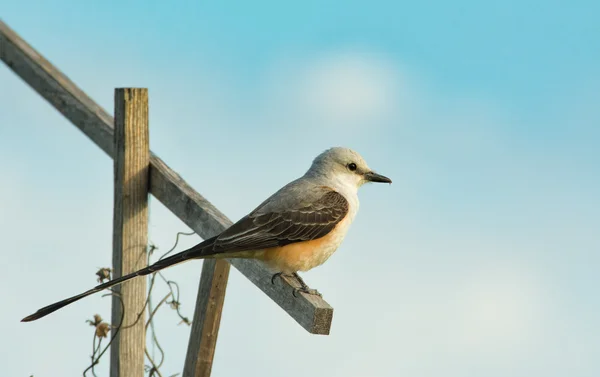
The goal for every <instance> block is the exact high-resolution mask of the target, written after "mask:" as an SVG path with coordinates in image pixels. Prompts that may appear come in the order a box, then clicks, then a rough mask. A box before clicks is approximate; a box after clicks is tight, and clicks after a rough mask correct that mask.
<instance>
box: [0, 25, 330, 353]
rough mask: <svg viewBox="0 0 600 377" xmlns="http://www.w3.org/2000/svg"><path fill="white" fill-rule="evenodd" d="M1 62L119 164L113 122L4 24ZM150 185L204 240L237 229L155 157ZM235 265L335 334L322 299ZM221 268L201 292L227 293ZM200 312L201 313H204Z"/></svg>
mask: <svg viewBox="0 0 600 377" xmlns="http://www.w3.org/2000/svg"><path fill="white" fill-rule="evenodd" d="M0 59H1V60H2V61H4V63H6V65H7V66H8V67H9V68H10V69H12V70H13V71H14V72H15V73H16V74H17V75H18V76H19V77H21V78H22V79H23V80H24V81H25V82H26V83H27V84H29V85H30V86H31V87H32V88H33V89H34V90H35V91H36V92H38V93H39V94H40V95H41V96H42V97H44V98H45V99H46V100H47V101H48V102H50V104H51V105H52V106H54V107H55V108H56V109H57V110H58V111H60V112H61V113H62V114H63V115H64V116H65V117H66V118H67V119H69V120H70V121H71V122H72V123H73V124H74V125H75V126H77V127H78V128H79V129H80V130H81V131H83V133H84V134H85V135H86V136H88V137H89V138H90V139H91V140H92V141H93V142H94V143H96V145H98V146H99V147H100V148H101V149H102V150H103V151H104V152H106V153H107V154H108V155H109V156H110V157H111V158H114V150H113V149H114V148H113V143H112V140H113V132H114V127H113V118H112V117H111V116H110V115H109V114H108V113H107V112H106V111H105V110H104V109H103V108H102V107H100V106H99V105H98V104H96V103H95V102H94V101H93V100H92V99H91V98H90V97H88V96H87V95H86V94H85V93H84V92H83V91H82V90H81V89H79V88H78V87H77V86H76V85H75V84H74V83H73V82H72V81H71V80H69V79H68V78H67V77H66V76H65V75H64V74H63V73H61V72H60V71H59V70H58V69H57V68H55V67H54V66H53V65H52V64H51V63H50V62H49V61H48V60H46V59H45V58H44V57H43V56H42V55H40V54H39V53H38V52H37V51H35V50H34V49H33V48H32V47H31V46H30V45H29V44H27V43H26V42H25V41H24V40H23V39H22V38H21V37H19V36H18V35H17V34H16V33H15V32H14V31H12V30H11V29H10V28H9V27H8V26H7V25H6V24H4V23H3V22H2V21H0ZM150 183H151V185H150V192H151V193H152V195H154V196H155V197H156V198H157V199H158V200H159V201H161V202H162V203H163V204H164V205H165V206H166V207H167V208H169V210H170V211H171V212H173V213H174V214H175V215H176V216H177V217H179V219H181V220H182V221H183V222H184V223H185V224H186V225H188V226H189V227H190V228H191V229H193V230H194V231H195V232H196V233H197V234H198V235H199V236H200V237H202V238H208V237H211V236H213V235H215V234H217V233H220V232H222V231H223V230H224V229H226V228H227V227H229V226H230V225H231V224H232V222H231V220H229V219H228V218H227V217H226V216H225V215H224V214H222V213H221V212H220V211H219V210H218V209H217V208H215V207H214V206H213V205H212V204H211V203H210V202H209V201H208V200H206V199H205V198H204V197H203V196H202V195H200V194H199V193H197V192H196V191H195V190H194V189H193V188H192V187H191V186H189V185H188V184H187V183H186V182H185V181H184V180H183V179H182V178H181V177H180V176H179V175H178V174H177V173H175V172H174V171H173V170H172V169H171V168H169V167H168V166H167V165H166V164H165V163H164V162H163V161H162V160H161V159H160V158H158V157H157V156H156V155H155V154H153V153H151V157H150ZM229 262H230V263H231V264H232V265H233V266H234V267H235V268H237V269H238V270H239V271H240V272H241V273H242V274H244V275H245V276H246V277H247V278H248V279H249V280H250V281H252V282H253V283H254V284H255V285H256V286H257V287H258V288H260V289H261V290H262V291H263V292H265V293H266V294H267V295H268V296H269V297H271V299H273V301H275V302H276V303H277V304H278V305H279V306H280V307H281V308H283V310H285V311H286V312H287V313H288V314H289V315H290V316H291V317H292V318H294V320H296V321H297V322H298V323H299V324H300V325H301V326H302V327H304V328H305V329H306V330H307V331H308V332H310V333H313V334H324V335H326V334H329V330H330V327H331V321H332V318H333V308H332V307H331V306H330V305H329V304H328V303H327V302H325V301H324V300H323V299H322V298H320V297H317V296H314V295H305V294H301V295H300V296H299V297H298V298H296V297H294V296H293V294H292V291H293V290H294V288H297V287H298V286H297V283H296V282H295V281H292V280H290V279H276V280H275V284H271V276H272V274H273V273H275V271H271V270H269V269H268V268H267V267H266V266H264V265H263V264H262V263H260V262H258V261H254V260H244V259H235V260H230V261H229ZM205 263H206V262H205ZM217 267H219V266H218V264H215V266H214V268H213V270H212V271H213V279H212V281H211V282H210V283H211V287H210V289H207V288H208V287H202V286H201V287H200V290H204V291H208V292H216V291H218V290H216V288H217V286H219V284H221V287H223V284H226V281H227V276H228V273H223V270H218V268H217ZM215 279H217V280H215ZM223 294H224V289H223ZM206 301H207V303H208V304H210V303H211V302H210V300H206ZM196 311H197V312H198V308H197V310H196ZM202 312H204V313H205V310H201V311H200V313H202ZM195 317H196V315H195ZM212 317H215V316H212ZM217 317H218V316H217ZM194 326H202V328H204V329H206V328H210V326H206V324H204V319H201V320H200V323H196V321H194ZM195 330H197V328H196V329H195V328H192V333H194V331H195ZM200 333H202V331H200ZM215 338H216V337H215ZM191 343H192V342H190V347H198V349H196V350H195V351H198V350H199V347H200V344H198V345H195V344H191ZM198 343H199V342H198ZM189 352H192V351H190V350H188V354H189ZM193 354H198V352H194V353H193Z"/></svg>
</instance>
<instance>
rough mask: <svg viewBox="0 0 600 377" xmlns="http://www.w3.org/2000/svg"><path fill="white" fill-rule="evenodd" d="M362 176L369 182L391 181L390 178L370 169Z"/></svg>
mask: <svg viewBox="0 0 600 377" xmlns="http://www.w3.org/2000/svg"><path fill="white" fill-rule="evenodd" d="M364 177H365V179H366V180H367V181H370V182H382V183H392V180H391V179H389V178H388V177H386V176H383V175H381V174H377V173H375V172H374V171H370V172H367V173H365V174H364Z"/></svg>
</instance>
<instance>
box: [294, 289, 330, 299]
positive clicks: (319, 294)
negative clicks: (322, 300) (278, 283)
mask: <svg viewBox="0 0 600 377" xmlns="http://www.w3.org/2000/svg"><path fill="white" fill-rule="evenodd" d="M298 293H306V294H309V295H315V296H319V297H323V295H322V294H321V293H319V291H317V290H316V289H312V288H308V287H302V288H296V289H294V290H293V291H292V294H293V295H294V297H298Z"/></svg>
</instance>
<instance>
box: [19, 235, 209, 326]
mask: <svg viewBox="0 0 600 377" xmlns="http://www.w3.org/2000/svg"><path fill="white" fill-rule="evenodd" d="M215 239H216V237H213V238H209V239H207V240H205V241H204V242H202V243H199V244H198V245H196V246H194V247H192V248H190V249H188V250H185V251H182V252H180V253H177V254H175V255H173V256H170V257H168V258H165V259H162V260H159V261H158V262H156V263H154V264H153V265H151V266H148V267H145V268H142V269H141V270H138V271H135V272H132V273H130V274H128V275H125V276H121V277H118V278H116V279H113V280H110V281H107V282H106V283H103V284H100V285H97V286H95V287H94V288H92V289H90V290H88V291H85V292H83V293H80V294H78V295H75V296H73V297H69V298H66V299H64V300H62V301H58V302H55V303H54V304H50V305H48V306H45V307H43V308H41V309H39V310H38V311H37V312H35V313H33V314H31V315H28V316H27V317H25V318H23V319H22V320H21V322H31V321H35V320H36V319H40V318H42V317H45V316H47V315H48V314H50V313H52V312H55V311H57V310H58V309H60V308H63V307H65V306H67V305H69V304H72V303H74V302H75V301H78V300H80V299H82V298H84V297H87V296H89V295H91V294H94V293H96V292H100V291H102V290H104V289H106V288H110V287H113V286H115V285H118V284H121V283H123V282H125V281H127V280H130V279H133V278H135V277H137V276H145V275H148V274H151V273H153V272H156V271H160V270H162V269H164V268H167V267H171V266H173V265H176V264H178V263H182V262H185V261H188V260H190V259H201V258H206V257H210V256H214V255H216V253H213V252H212V248H211V246H212V244H213V242H214V241H215Z"/></svg>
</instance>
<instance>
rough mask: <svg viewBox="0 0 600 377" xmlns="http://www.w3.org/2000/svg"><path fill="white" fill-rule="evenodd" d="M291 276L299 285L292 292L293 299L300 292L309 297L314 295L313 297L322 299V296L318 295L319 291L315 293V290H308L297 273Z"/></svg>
mask: <svg viewBox="0 0 600 377" xmlns="http://www.w3.org/2000/svg"><path fill="white" fill-rule="evenodd" d="M292 276H293V277H294V278H295V279H296V281H298V283H300V288H296V289H294V290H293V291H292V294H293V295H294V297H298V295H297V294H298V293H300V292H302V293H306V294H309V295H315V296H319V297H322V295H321V294H320V293H319V291H317V290H316V289H311V288H309V287H308V285H307V284H306V283H305V282H304V280H302V278H301V277H300V275H298V273H297V272H294V273H293V274H292Z"/></svg>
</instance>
